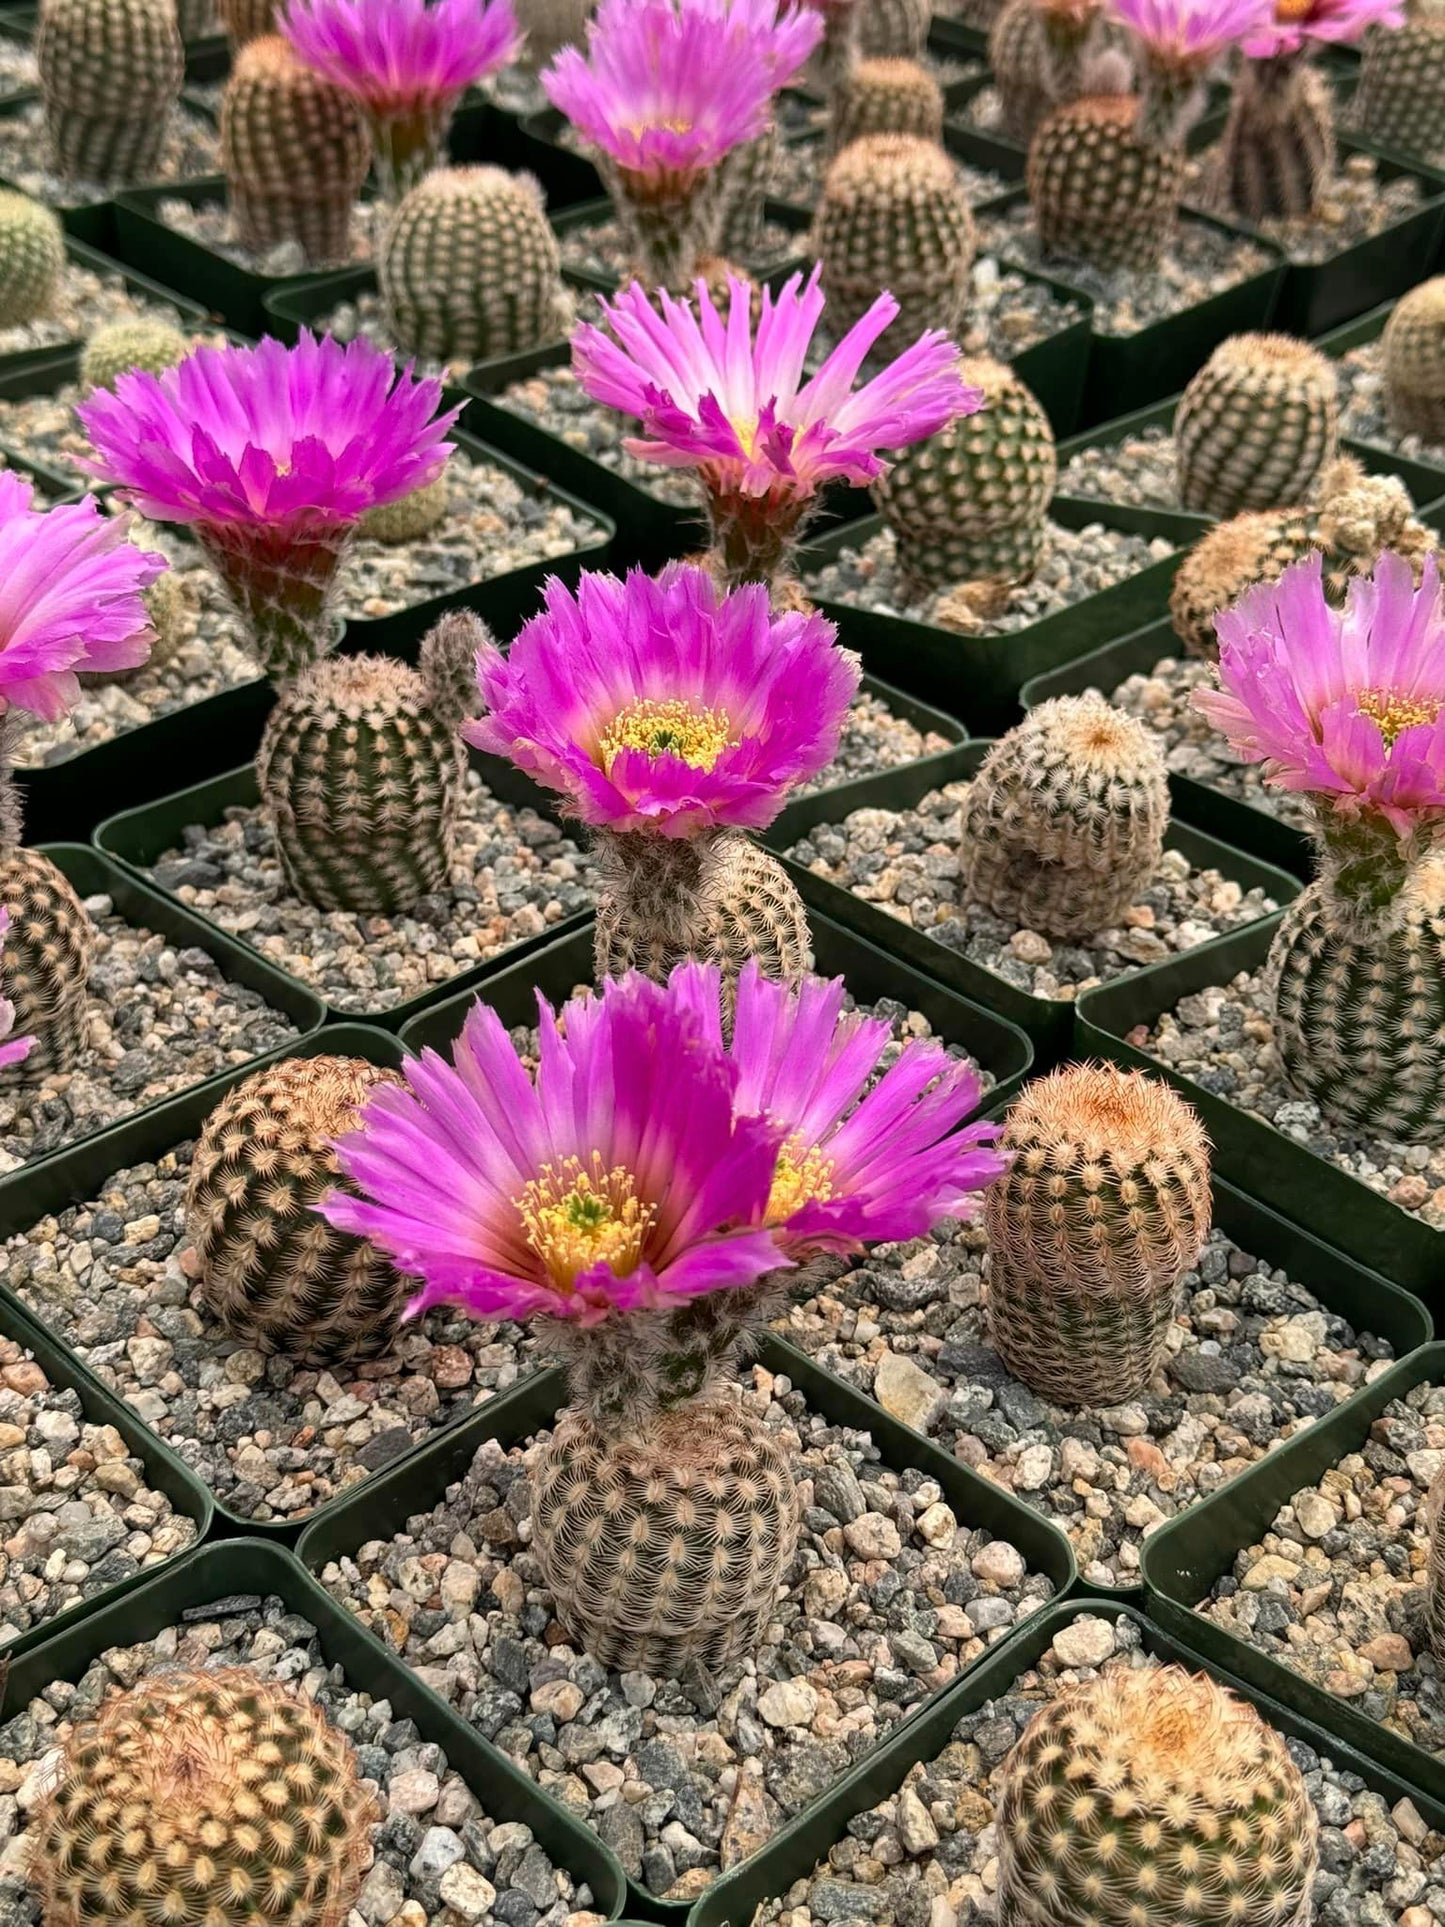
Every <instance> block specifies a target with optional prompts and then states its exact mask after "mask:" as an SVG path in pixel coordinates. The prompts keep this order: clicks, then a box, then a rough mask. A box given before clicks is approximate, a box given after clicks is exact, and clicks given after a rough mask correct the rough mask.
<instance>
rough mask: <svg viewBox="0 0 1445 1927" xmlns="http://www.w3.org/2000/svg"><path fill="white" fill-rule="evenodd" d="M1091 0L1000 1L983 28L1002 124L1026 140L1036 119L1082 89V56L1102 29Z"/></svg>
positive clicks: (1013, 137)
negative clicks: (995, 13) (995, 14)
mask: <svg viewBox="0 0 1445 1927" xmlns="http://www.w3.org/2000/svg"><path fill="white" fill-rule="evenodd" d="M1099 14H1100V7H1099V5H1098V4H1097V0H1006V4H1005V5H1004V6H1003V7H1002V8H1001V9H1000V11H999V14H998V18H997V19H996V20H995V21H994V23H993V26H992V27H991V28H990V30H989V36H988V60H989V65H990V66H991V67H992V68H993V79H994V87H995V89H996V90H997V92H998V97H999V107H1000V111H1001V115H1002V129H1003V132H1004V133H1005V134H1007V135H1008V137H1009V138H1010V139H1011V140H1016V141H1023V142H1025V143H1027V142H1029V141H1031V140H1032V139H1033V137H1034V134H1035V133H1036V131H1037V129H1038V125H1039V122H1040V121H1041V120H1043V118H1044V116H1045V115H1046V114H1048V113H1050V112H1051V111H1052V110H1053V109H1054V108H1055V107H1062V106H1063V105H1064V104H1065V103H1066V102H1067V101H1071V100H1077V99H1078V97H1079V95H1080V94H1081V93H1082V92H1083V91H1084V71H1085V55H1086V53H1089V52H1091V50H1092V49H1093V46H1094V43H1095V40H1096V38H1098V37H1100V36H1101V35H1102V33H1103V32H1104V29H1103V28H1102V27H1101V25H1100V22H1099Z"/></svg>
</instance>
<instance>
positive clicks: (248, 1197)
mask: <svg viewBox="0 0 1445 1927" xmlns="http://www.w3.org/2000/svg"><path fill="white" fill-rule="evenodd" d="M399 1082H400V1079H399V1078H398V1076H397V1074H396V1072H395V1071H388V1070H380V1069H378V1068H377V1066H376V1065H374V1064H368V1063H367V1062H366V1061H365V1059H364V1058H360V1057H293V1058H288V1059H287V1060H286V1061H285V1062H283V1063H280V1064H273V1065H271V1066H270V1067H269V1068H268V1069H266V1070H261V1071H257V1072H256V1073H255V1074H254V1076H251V1077H248V1078H247V1079H246V1080H245V1082H244V1083H242V1084H238V1085H237V1086H236V1088H235V1089H234V1090H233V1091H231V1092H229V1093H228V1094H227V1095H226V1096H225V1097H223V1098H222V1099H221V1101H220V1103H219V1104H218V1105H217V1106H216V1108H215V1110H213V1111H212V1112H211V1115H210V1116H209V1117H208V1118H207V1119H206V1122H205V1125H204V1126H203V1128H202V1130H201V1135H200V1138H199V1139H198V1141H197V1144H196V1149H195V1155H194V1157H193V1158H192V1161H191V1179H190V1186H189V1189H188V1190H187V1193H186V1236H187V1237H188V1238H189V1239H190V1241H191V1243H192V1245H193V1246H194V1247H195V1251H196V1257H197V1260H198V1263H199V1267H200V1284H201V1295H202V1297H203V1298H204V1299H205V1302H206V1304H207V1305H208V1306H209V1307H210V1309H211V1311H212V1312H214V1313H215V1315H216V1317H217V1318H219V1319H220V1321H221V1323H222V1324H223V1325H224V1326H225V1328H226V1330H227V1331H228V1332H229V1333H230V1334H231V1336H232V1337H233V1338H237V1339H239V1340H240V1341H241V1343H242V1344H243V1345H250V1346H253V1347H254V1348H255V1349H256V1350H257V1351H261V1352H267V1353H273V1352H277V1353H280V1354H281V1355H282V1356H283V1357H285V1358H292V1359H297V1360H300V1361H302V1362H304V1363H306V1364H310V1365H323V1364H335V1363H346V1364H352V1363H355V1362H356V1361H357V1360H359V1359H366V1358H375V1357H378V1356H380V1355H381V1354H383V1353H384V1352H386V1351H387V1350H388V1349H389V1348H390V1346H391V1343H392V1341H393V1339H394V1338H395V1336H396V1331H397V1326H398V1325H399V1323H400V1321H401V1314H402V1310H403V1307H404V1306H405V1304H406V1300H407V1297H408V1296H409V1292H410V1286H409V1285H408V1281H407V1280H406V1279H404V1278H402V1277H401V1276H400V1274H399V1273H398V1272H397V1271H395V1270H394V1269H393V1267H392V1264H391V1262H390V1260H389V1259H387V1258H385V1257H383V1256H382V1254H381V1253H380V1252H379V1251H378V1250H377V1249H376V1247H375V1246H374V1245H373V1244H371V1243H370V1242H369V1241H368V1240H367V1239H365V1238H359V1237H357V1236H356V1235H355V1234H354V1233H353V1232H350V1231H338V1230H337V1229H336V1228H335V1227H334V1226H332V1225H330V1224H328V1223H327V1222H326V1220H325V1219H324V1218H322V1217H320V1216H318V1215H317V1211H316V1206H317V1205H318V1204H320V1203H321V1202H322V1200H323V1199H325V1198H329V1197H330V1196H331V1195H332V1193H333V1192H334V1191H336V1190H337V1189H338V1187H340V1188H342V1189H349V1188H350V1186H349V1181H348V1180H347V1179H345V1178H343V1177H342V1175H341V1168H340V1166H339V1165H338V1163H337V1161H336V1153H335V1151H334V1150H333V1149H332V1145H333V1144H334V1142H335V1140H336V1139H337V1138H339V1137H343V1136H345V1134H346V1133H347V1132H348V1131H350V1130H353V1129H354V1128H355V1124H356V1115H357V1112H358V1111H359V1110H360V1108H361V1106H362V1105H363V1104H364V1103H365V1101H366V1099H367V1098H368V1097H369V1096H370V1094H371V1092H372V1091H374V1090H375V1089H377V1087H378V1086H379V1085H382V1084H395V1083H399Z"/></svg>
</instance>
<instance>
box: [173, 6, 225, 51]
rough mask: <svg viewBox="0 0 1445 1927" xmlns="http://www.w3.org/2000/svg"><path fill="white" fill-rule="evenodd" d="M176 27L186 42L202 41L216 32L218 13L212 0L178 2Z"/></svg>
mask: <svg viewBox="0 0 1445 1927" xmlns="http://www.w3.org/2000/svg"><path fill="white" fill-rule="evenodd" d="M176 25H177V26H178V27H179V28H180V30H181V39H182V40H184V41H187V42H189V41H192V40H201V39H204V38H205V36H206V35H207V34H213V33H215V32H216V11H215V8H214V7H213V6H212V4H211V0H176Z"/></svg>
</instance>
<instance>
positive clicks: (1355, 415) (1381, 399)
mask: <svg viewBox="0 0 1445 1927" xmlns="http://www.w3.org/2000/svg"><path fill="white" fill-rule="evenodd" d="M1336 366H1337V367H1338V369H1339V375H1340V433H1341V434H1342V435H1351V436H1353V437H1355V439H1356V440H1358V441H1362V442H1378V443H1379V444H1380V445H1381V447H1383V448H1389V449H1393V450H1394V452H1395V453H1396V454H1397V455H1406V456H1408V457H1409V458H1410V460H1411V461H1415V462H1433V463H1434V464H1435V465H1436V466H1437V467H1438V468H1439V469H1440V470H1441V476H1440V493H1441V494H1445V442H1431V441H1426V440H1425V439H1424V437H1423V436H1420V435H1408V434H1405V435H1402V434H1401V433H1400V432H1399V431H1398V430H1397V429H1396V427H1395V425H1394V423H1393V422H1392V421H1391V420H1390V413H1389V408H1388V405H1387V400H1386V384H1385V351H1384V347H1383V345H1382V344H1381V341H1380V339H1379V337H1378V336H1377V337H1376V339H1375V340H1374V341H1366V342H1363V343H1361V345H1360V346H1359V347H1357V348H1349V349H1346V351H1345V353H1344V354H1342V355H1341V356H1340V357H1339V359H1338V361H1337V363H1336Z"/></svg>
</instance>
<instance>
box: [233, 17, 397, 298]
mask: <svg viewBox="0 0 1445 1927" xmlns="http://www.w3.org/2000/svg"><path fill="white" fill-rule="evenodd" d="M221 165H222V167H223V168H224V169H225V173H226V183H227V190H228V193H229V195H230V202H231V213H232V217H233V220H234V222H235V229H236V238H237V240H238V241H239V242H240V243H241V245H242V247H245V248H250V249H251V250H252V251H253V252H255V253H257V254H264V253H267V252H268V251H269V250H270V249H272V248H275V247H279V246H280V245H281V244H282V243H283V242H287V241H291V242H295V243H296V244H297V245H299V247H300V249H301V252H302V254H303V255H304V256H305V259H306V261H307V262H308V263H309V264H311V265H313V266H315V265H319V264H322V263H325V262H336V261H344V260H346V259H347V258H348V256H349V255H350V252H351V211H352V208H353V206H354V205H355V202H356V197H357V195H358V194H359V193H360V192H361V185H362V182H363V181H364V180H365V179H366V175H367V170H368V169H369V167H370V166H371V136H370V134H369V133H368V131H367V127H366V122H365V121H364V120H363V118H362V116H361V112H360V110H359V109H358V107H357V105H356V103H355V101H354V100H353V99H352V97H351V95H350V94H348V93H347V92H346V91H345V89H344V88H341V87H337V86H335V85H334V84H333V83H332V82H331V81H329V80H324V79H323V78H322V77H321V75H320V74H317V73H313V72H312V70H311V69H310V68H309V67H307V66H306V65H305V64H304V63H303V62H302V61H301V60H300V59H298V57H297V55H296V54H295V52H294V51H293V49H292V47H291V43H290V42H289V41H288V40H286V39H283V37H282V36H281V35H280V34H267V35H264V36H263V37H262V38H261V39H259V40H252V41H248V42H247V44H246V45H245V46H244V47H242V48H241V50H240V52H239V53H238V54H237V55H236V59H235V63H234V65H233V66H232V68H231V77H230V79H229V80H228V81H227V82H226V88H225V92H224V93H223V94H222V96H221Z"/></svg>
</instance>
